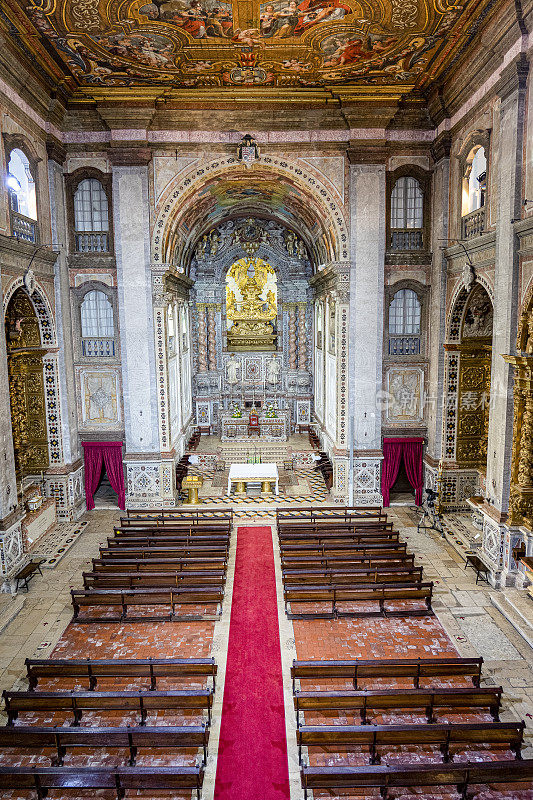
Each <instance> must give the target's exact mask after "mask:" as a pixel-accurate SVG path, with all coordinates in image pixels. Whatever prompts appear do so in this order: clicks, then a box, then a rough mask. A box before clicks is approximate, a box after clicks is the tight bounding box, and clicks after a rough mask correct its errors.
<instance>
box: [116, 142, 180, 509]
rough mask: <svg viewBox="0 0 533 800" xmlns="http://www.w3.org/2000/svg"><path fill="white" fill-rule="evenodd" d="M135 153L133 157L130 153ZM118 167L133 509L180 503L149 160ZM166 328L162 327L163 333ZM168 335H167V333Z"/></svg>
mask: <svg viewBox="0 0 533 800" xmlns="http://www.w3.org/2000/svg"><path fill="white" fill-rule="evenodd" d="M128 155H129V154H128ZM143 155H144V153H141V155H140V156H139V157H137V158H136V157H135V155H134V156H133V158H132V162H133V163H132V165H131V166H130V165H126V166H124V165H123V164H124V159H122V160H121V163H120V164H119V165H118V164H117V165H114V166H113V216H114V224H115V251H116V264H117V284H118V303H119V316H120V340H121V354H122V387H123V397H124V428H125V440H126V441H125V444H126V448H125V449H126V452H125V456H124V459H125V463H126V471H127V483H126V501H127V503H128V505H129V506H138V507H143V508H157V507H159V508H160V507H161V506H173V505H175V502H176V501H175V480H174V463H173V458H172V457H171V456H170V455H168V454H166V457H163V456H162V453H161V444H160V426H159V411H160V409H159V405H158V386H159V384H158V378H157V374H156V365H157V363H158V357H157V354H156V338H157V334H158V332H157V331H156V326H155V324H154V308H153V297H152V273H151V268H150V200H149V187H148V163H147V162H148V159H149V156H150V154H149V153H148V154H146V157H145V158H144V159H143V158H142V156H143ZM163 329H164V328H162V331H163ZM161 335H162V333H161Z"/></svg>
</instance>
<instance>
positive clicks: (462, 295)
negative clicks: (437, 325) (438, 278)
mask: <svg viewBox="0 0 533 800" xmlns="http://www.w3.org/2000/svg"><path fill="white" fill-rule="evenodd" d="M476 286H482V287H483V288H484V289H485V291H486V292H487V295H488V297H489V300H490V302H491V303H492V305H493V306H494V290H493V287H492V286H491V284H490V283H489V282H488V281H487V280H486V279H485V278H484V277H483V276H480V275H476V279H475V281H474V282H473V284H472V285H471V287H470V289H467V288H466V287H465V285H464V284H463V283H461V282H460V283H458V285H457V286H456V287H455V291H454V293H453V295H452V300H451V302H450V311H449V314H448V322H447V324H446V341H448V342H458V341H459V340H460V338H461V329H462V324H463V317H464V314H465V309H466V304H467V301H468V299H469V298H470V296H471V294H472V292H473V291H474V289H475V287H476Z"/></svg>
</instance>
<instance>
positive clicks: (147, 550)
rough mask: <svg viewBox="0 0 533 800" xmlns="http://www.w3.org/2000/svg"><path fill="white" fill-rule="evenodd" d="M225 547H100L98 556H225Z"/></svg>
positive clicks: (226, 549)
mask: <svg viewBox="0 0 533 800" xmlns="http://www.w3.org/2000/svg"><path fill="white" fill-rule="evenodd" d="M227 553H228V548H227V547H220V546H216V547H209V546H198V547H195V546H194V545H184V546H183V547H121V548H120V549H119V548H116V547H115V548H112V547H100V558H113V557H114V556H118V557H120V558H142V559H145V558H155V557H156V556H159V557H160V558H179V557H183V556H191V557H194V556H196V558H202V557H204V558H213V557H215V556H218V558H227Z"/></svg>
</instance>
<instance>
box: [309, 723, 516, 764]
mask: <svg viewBox="0 0 533 800" xmlns="http://www.w3.org/2000/svg"><path fill="white" fill-rule="evenodd" d="M524 728H525V722H479V723H460V724H456V723H453V724H452V723H447V722H446V723H438V724H433V725H417V724H415V725H316V726H315V725H301V726H300V727H299V728H298V729H297V731H296V741H297V744H298V755H299V759H300V764H301V763H302V747H328V748H330V747H333V748H335V747H339V748H340V747H342V748H346V749H353V748H360V747H368V748H369V749H370V763H371V764H379V763H380V762H381V759H380V756H379V752H378V748H379V747H383V746H384V745H389V746H391V745H394V746H402V745H414V744H421V745H438V746H439V747H440V750H441V753H442V757H443V761H444V763H445V764H446V763H448V762H450V761H453V754H452V753H450V748H451V747H452V746H453V745H465V744H476V745H479V744H491V745H507V746H508V748H509V749H510V750H512V752H513V753H514V754H515V758H517V759H519V758H521V749H522V743H523V739H524Z"/></svg>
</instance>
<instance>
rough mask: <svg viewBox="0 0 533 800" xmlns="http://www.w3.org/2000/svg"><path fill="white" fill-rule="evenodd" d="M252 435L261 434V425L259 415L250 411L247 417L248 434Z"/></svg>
mask: <svg viewBox="0 0 533 800" xmlns="http://www.w3.org/2000/svg"><path fill="white" fill-rule="evenodd" d="M254 435H255V436H261V427H260V425H259V415H258V414H256V413H255V412H254V411H252V412H250V415H249V417H248V436H254Z"/></svg>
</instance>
